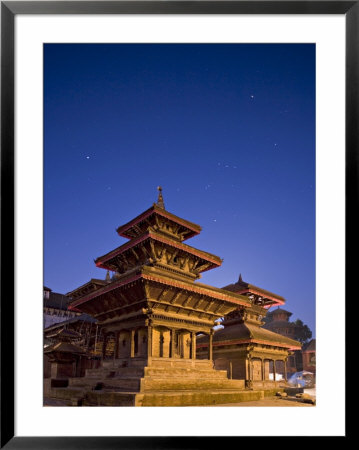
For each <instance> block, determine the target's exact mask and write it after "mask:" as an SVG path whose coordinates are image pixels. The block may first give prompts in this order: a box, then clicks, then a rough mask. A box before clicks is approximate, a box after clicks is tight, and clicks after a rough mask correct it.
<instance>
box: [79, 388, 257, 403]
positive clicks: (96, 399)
mask: <svg viewBox="0 0 359 450" xmlns="http://www.w3.org/2000/svg"><path fill="white" fill-rule="evenodd" d="M263 398H264V393H263V391H245V390H242V391H240V390H230V389H228V390H217V391H216V390H203V391H201V392H198V391H183V390H182V391H181V390H178V391H172V392H166V391H156V392H151V393H140V394H136V393H133V392H106V391H92V392H89V393H87V394H86V396H85V398H84V400H83V403H82V404H83V405H84V406H209V405H216V404H217V405H221V404H226V403H228V404H229V403H239V402H247V401H253V400H260V399H263Z"/></svg>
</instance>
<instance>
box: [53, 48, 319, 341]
mask: <svg viewBox="0 0 359 450" xmlns="http://www.w3.org/2000/svg"><path fill="white" fill-rule="evenodd" d="M44 130H45V132H44V152H45V156H44V254H45V261H44V284H45V285H46V286H48V287H50V288H51V289H52V290H54V291H55V292H61V293H66V292H69V291H71V290H73V289H75V288H76V287H78V286H79V285H81V284H83V283H85V282H87V281H88V280H89V279H90V278H104V277H105V275H106V272H105V271H104V270H102V269H97V268H96V267H95V264H94V262H93V260H94V259H95V258H96V257H98V256H101V255H103V254H104V253H107V252H108V251H110V250H112V249H113V248H115V247H118V246H119V245H121V244H123V243H125V242H127V240H126V239H124V238H121V237H120V236H118V235H117V234H116V232H115V229H116V228H117V227H118V226H119V225H122V224H124V223H126V222H127V221H129V220H130V219H132V218H134V217H135V216H137V215H138V214H139V213H141V212H143V211H145V210H146V209H147V208H149V207H150V206H151V205H152V204H153V203H154V202H155V201H156V200H157V190H156V188H157V186H159V185H161V186H162V187H163V196H164V200H165V206H166V209H167V210H168V211H170V212H172V213H174V214H176V215H178V216H180V217H183V218H184V219H187V220H189V221H192V222H195V223H197V224H199V225H201V226H202V233H201V234H200V235H199V236H197V237H194V238H192V239H190V240H188V241H187V243H188V244H189V245H192V246H194V247H197V248H199V249H201V250H205V251H208V252H210V253H214V254H215V255H218V256H220V257H221V258H223V260H224V261H223V264H222V266H221V267H220V268H217V269H213V270H211V271H208V272H205V273H204V274H203V277H202V278H201V279H200V280H199V281H200V282H203V283H206V284H210V285H213V286H217V287H223V286H224V285H226V284H230V283H233V282H235V281H237V279H238V276H239V273H242V277H243V279H244V280H245V281H247V282H249V283H252V284H254V285H256V286H259V287H262V288H264V289H267V290H269V291H272V292H275V293H276V294H279V295H281V296H283V297H285V298H286V300H287V303H286V305H285V306H284V308H285V309H287V310H288V311H291V312H292V313H293V316H292V317H291V319H292V320H295V319H297V318H300V319H302V320H303V321H304V323H306V324H307V325H308V326H309V327H310V328H311V330H312V331H313V336H315V45H312V44H303V45H301V44H273V45H271V44H258V45H257V44H228V45H227V44H225V45H223V44H218V45H212V44H198V45H197V44H186V45H182V44H181V45H178V44H160V45H159V44H143V45H142V44H139V45H137V44H136V45H133V44H128V45H127V44H109V45H107V44H46V45H45V46H44Z"/></svg>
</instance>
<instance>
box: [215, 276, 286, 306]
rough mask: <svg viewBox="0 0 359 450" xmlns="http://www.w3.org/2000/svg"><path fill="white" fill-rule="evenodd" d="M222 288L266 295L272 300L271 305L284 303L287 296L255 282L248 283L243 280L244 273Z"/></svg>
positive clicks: (239, 292) (240, 292)
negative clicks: (268, 289)
mask: <svg viewBox="0 0 359 450" xmlns="http://www.w3.org/2000/svg"><path fill="white" fill-rule="evenodd" d="M222 289H225V290H227V291H232V292H237V293H238V294H242V295H243V294H246V293H251V294H256V295H260V296H262V297H264V298H265V299H267V300H270V301H271V303H272V304H271V306H274V305H283V304H284V303H285V298H284V297H281V296H280V295H278V294H274V293H273V292H270V291H267V290H266V289H262V288H260V287H258V286H255V285H254V284H250V283H247V282H246V281H243V279H242V275H239V279H238V281H237V282H236V283H232V284H229V285H227V286H224V287H223V288H222Z"/></svg>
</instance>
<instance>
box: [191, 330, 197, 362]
mask: <svg viewBox="0 0 359 450" xmlns="http://www.w3.org/2000/svg"><path fill="white" fill-rule="evenodd" d="M191 358H192V359H196V333H195V332H194V331H193V332H192V333H191Z"/></svg>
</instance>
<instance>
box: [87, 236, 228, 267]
mask: <svg viewBox="0 0 359 450" xmlns="http://www.w3.org/2000/svg"><path fill="white" fill-rule="evenodd" d="M149 239H153V240H155V241H159V242H161V243H163V244H165V245H170V246H171V247H174V248H176V249H178V250H182V251H183V252H185V253H189V254H191V255H193V256H196V257H198V258H201V259H203V260H204V261H206V262H211V263H212V265H211V267H208V268H206V269H205V270H209V269H211V268H214V267H219V266H220V265H221V264H222V260H221V258H219V257H218V256H216V255H213V254H212V253H208V252H205V251H203V250H198V249H196V248H194V247H191V246H190V245H187V244H183V243H181V242H177V241H175V240H171V239H170V238H164V237H163V236H161V235H160V234H158V233H154V232H146V233H144V234H143V235H141V236H139V237H138V238H135V239H132V240H131V241H129V242H126V243H125V244H123V245H121V246H119V247H117V248H116V249H114V250H112V251H110V252H108V253H106V254H105V255H103V256H99V257H98V258H96V259H95V264H96V266H97V267H101V268H103V269H108V270H113V269H111V268H110V266H109V265H106V264H107V263H109V262H110V261H111V259H113V258H115V257H116V256H118V255H120V254H122V253H124V252H125V251H127V250H130V249H131V248H134V247H136V246H137V245H139V244H141V243H143V242H144V241H147V240H149Z"/></svg>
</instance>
